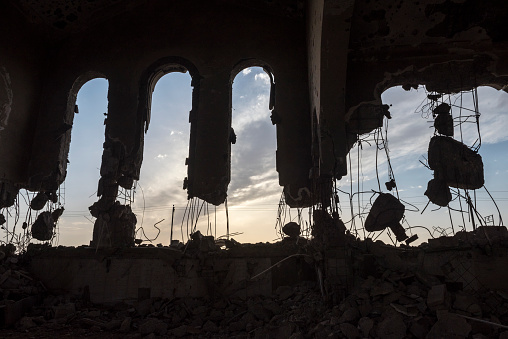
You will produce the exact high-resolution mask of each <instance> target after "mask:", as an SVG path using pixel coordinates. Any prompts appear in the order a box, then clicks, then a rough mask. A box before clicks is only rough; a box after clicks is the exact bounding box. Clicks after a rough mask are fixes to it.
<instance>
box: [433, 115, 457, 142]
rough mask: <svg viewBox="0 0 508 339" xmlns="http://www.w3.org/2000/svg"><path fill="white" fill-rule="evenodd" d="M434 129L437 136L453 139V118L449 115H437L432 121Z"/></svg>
mask: <svg viewBox="0 0 508 339" xmlns="http://www.w3.org/2000/svg"><path fill="white" fill-rule="evenodd" d="M434 128H435V129H436V130H437V132H438V133H439V134H442V135H446V136H448V137H453V118H452V115H451V114H449V113H446V114H439V115H438V116H437V117H436V120H434Z"/></svg>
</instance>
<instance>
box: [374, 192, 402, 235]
mask: <svg viewBox="0 0 508 339" xmlns="http://www.w3.org/2000/svg"><path fill="white" fill-rule="evenodd" d="M405 210H406V208H405V206H404V205H403V204H402V203H401V202H400V201H399V200H398V199H397V198H395V197H394V196H393V195H391V194H389V193H381V194H380V195H379V196H378V197H377V198H376V200H375V201H374V203H373V204H372V207H371V209H370V212H369V215H368V216H367V219H366V220H365V229H366V230H367V231H369V232H375V231H382V230H384V229H385V228H386V227H389V226H390V225H392V224H394V223H395V224H397V223H399V221H400V220H401V219H402V217H403V216H404V212H405Z"/></svg>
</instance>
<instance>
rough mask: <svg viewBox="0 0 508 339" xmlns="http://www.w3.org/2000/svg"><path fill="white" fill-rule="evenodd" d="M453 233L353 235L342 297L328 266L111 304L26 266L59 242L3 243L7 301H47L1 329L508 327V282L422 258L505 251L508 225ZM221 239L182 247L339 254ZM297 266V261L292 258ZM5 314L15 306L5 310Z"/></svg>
mask: <svg viewBox="0 0 508 339" xmlns="http://www.w3.org/2000/svg"><path fill="white" fill-rule="evenodd" d="M332 220H333V219H332ZM446 238H447V239H448V242H446V241H442V240H440V239H435V240H433V241H431V242H429V243H428V244H424V245H421V246H419V247H414V248H410V247H407V246H406V247H402V248H395V247H393V246H388V245H385V244H383V243H382V242H380V241H377V242H372V241H371V240H366V241H360V240H357V239H354V238H353V237H351V236H346V243H347V246H346V247H348V248H350V249H351V252H350V253H351V256H350V260H351V262H350V269H349V271H350V272H351V274H350V275H349V277H348V279H349V280H350V284H349V287H348V292H347V293H346V294H344V295H342V296H339V295H337V294H336V291H337V290H336V289H334V286H332V285H333V284H334V281H335V280H334V279H333V274H332V272H331V270H330V268H328V272H326V274H325V275H322V276H320V275H315V276H313V277H312V275H311V276H310V279H309V276H307V278H304V279H299V280H298V279H295V280H294V282H293V283H290V284H287V285H279V286H278V287H276V288H274V289H273V290H272V292H271V293H269V294H257V295H250V296H249V295H246V294H243V293H236V294H235V293H233V294H229V295H227V294H222V295H218V294H211V295H208V296H205V297H192V296H190V295H189V296H187V297H185V296H184V297H172V298H162V297H150V295H149V294H146V295H143V293H141V294H139V298H138V300H131V301H129V302H117V303H110V304H107V303H106V304H94V303H92V302H91V298H90V293H91V292H90V290H88V289H87V288H85V289H83V290H82V291H81V293H79V294H76V293H64V292H62V293H60V294H55V291H50V290H46V289H44V288H42V287H43V285H42V284H40V283H37V282H36V279H34V278H33V277H31V276H30V274H29V273H28V272H26V271H24V270H22V269H21V268H20V267H19V266H18V265H19V264H20V263H21V258H23V260H25V261H28V260H31V258H36V256H37V253H39V252H40V251H48V250H50V248H49V247H47V246H46V247H38V248H35V251H33V250H29V251H28V252H27V254H25V255H24V256H21V257H19V258H20V261H19V262H17V260H18V257H17V256H14V255H13V251H12V249H11V252H8V249H4V252H2V253H9V254H8V255H6V256H5V257H4V258H3V259H2V266H1V269H2V271H3V273H2V274H1V275H0V288H1V289H2V291H3V292H4V299H5V300H4V304H5V303H6V302H7V300H9V298H10V297H9V296H11V297H12V296H13V295H14V294H13V292H12V291H13V290H16V291H17V292H18V293H19V291H23V292H24V293H25V294H24V295H25V296H28V295H32V296H36V297H37V300H39V301H40V302H38V303H35V302H34V303H33V304H32V305H31V306H33V307H31V309H30V310H29V311H27V312H26V313H24V314H23V316H21V315H20V316H19V318H18V319H17V321H16V322H13V323H11V324H8V323H4V325H7V326H8V327H9V325H10V328H7V329H4V330H3V332H2V333H4V334H5V336H6V337H8V338H21V337H22V336H26V335H29V336H32V337H33V336H40V337H43V336H50V337H59V336H73V337H81V336H83V337H84V336H86V337H92V338H99V337H108V338H294V339H296V338H325V337H327V338H389V339H393V338H401V339H402V338H418V339H431V338H497V337H499V338H504V337H505V336H508V326H506V324H508V290H506V287H505V288H504V290H503V289H502V288H501V289H499V290H494V289H489V288H487V287H486V285H485V286H483V287H482V286H480V288H474V289H473V288H471V286H467V285H465V284H463V283H462V282H460V281H453V280H451V279H450V277H451V276H452V275H450V274H449V275H445V274H442V273H438V274H433V273H429V272H427V271H426V270H422V269H421V268H420V266H419V264H418V262H419V261H422V260H423V261H426V260H427V259H424V258H423V257H422V256H423V255H429V256H430V255H432V253H442V252H443V251H444V250H445V249H448V251H450V252H452V253H453V254H454V255H457V253H459V252H458V251H457V248H477V249H480V248H485V246H490V247H491V249H490V251H491V253H493V254H492V255H494V256H497V255H499V253H503V251H504V253H506V243H507V241H506V240H507V239H508V231H507V230H506V228H504V227H490V228H480V229H478V230H477V231H476V232H467V233H466V232H459V233H457V235H456V236H455V237H451V238H450V237H446ZM450 239H451V240H450ZM213 240H214V239H213V237H209V236H203V235H202V234H195V235H193V237H192V238H191V240H190V242H189V243H188V244H187V246H184V247H182V248H181V251H186V252H185V256H187V257H189V258H201V259H200V260H204V257H203V256H202V254H203V253H206V254H207V255H208V256H210V255H213V253H215V255H218V256H219V257H223V256H224V255H227V253H228V251H241V252H238V253H242V256H248V253H254V252H259V251H265V252H270V251H272V252H273V251H274V250H275V249H277V248H279V249H281V248H287V249H289V248H293V249H294V250H296V251H297V253H301V254H305V253H307V254H306V255H307V256H308V257H311V258H312V259H309V262H310V263H311V265H314V267H316V269H318V267H321V268H324V267H326V265H327V264H326V262H327V260H330V259H327V257H328V258H330V257H331V256H333V255H332V254H331V252H330V251H329V252H328V254H325V253H323V254H324V255H325V257H324V258H323V257H321V256H320V254H319V253H320V252H319V251H316V249H315V247H314V246H313V241H310V242H309V241H307V242H304V243H302V244H300V245H296V247H295V245H294V242H295V241H296V239H295V238H294V237H288V238H285V239H284V240H283V241H282V242H280V243H277V244H256V245H249V244H240V243H237V242H235V244H236V245H235V247H234V248H233V249H230V250H224V249H219V248H218V247H216V246H213V245H212V244H213V242H214V241H213ZM32 249H34V248H33V247H32ZM154 249H157V248H154ZM436 251H437V252H436ZM232 253H233V252H232ZM274 253H275V252H274ZM464 256H465V255H464ZM505 256H506V254H505ZM202 262H204V261H202ZM110 265H111V267H113V265H114V264H110ZM279 265H280V264H279ZM323 265H324V266H323ZM205 266H206V265H205ZM290 267H292V269H296V270H298V266H294V265H293V264H292V266H290ZM451 271H453V269H451ZM203 272H204V271H203ZM203 272H202V273H201V274H204V273H203ZM186 274H190V273H186ZM257 275H259V274H257ZM5 277H7V278H5ZM14 285H16V286H14ZM240 285H242V284H240ZM242 286H244V287H245V285H242ZM335 287H336V286H335ZM28 292H30V293H31V294H29V293H28ZM3 315H4V316H6V315H7V313H6V312H5V311H4V313H3ZM11 319H12V318H11Z"/></svg>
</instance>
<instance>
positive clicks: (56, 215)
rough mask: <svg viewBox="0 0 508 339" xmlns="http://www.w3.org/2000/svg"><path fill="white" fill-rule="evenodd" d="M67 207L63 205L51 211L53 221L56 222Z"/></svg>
mask: <svg viewBox="0 0 508 339" xmlns="http://www.w3.org/2000/svg"><path fill="white" fill-rule="evenodd" d="M64 211H65V209H64V208H63V207H60V208H57V209H56V210H54V211H53V212H51V217H52V218H53V221H54V222H55V223H56V222H57V221H58V219H59V218H60V217H61V216H62V214H63V212H64Z"/></svg>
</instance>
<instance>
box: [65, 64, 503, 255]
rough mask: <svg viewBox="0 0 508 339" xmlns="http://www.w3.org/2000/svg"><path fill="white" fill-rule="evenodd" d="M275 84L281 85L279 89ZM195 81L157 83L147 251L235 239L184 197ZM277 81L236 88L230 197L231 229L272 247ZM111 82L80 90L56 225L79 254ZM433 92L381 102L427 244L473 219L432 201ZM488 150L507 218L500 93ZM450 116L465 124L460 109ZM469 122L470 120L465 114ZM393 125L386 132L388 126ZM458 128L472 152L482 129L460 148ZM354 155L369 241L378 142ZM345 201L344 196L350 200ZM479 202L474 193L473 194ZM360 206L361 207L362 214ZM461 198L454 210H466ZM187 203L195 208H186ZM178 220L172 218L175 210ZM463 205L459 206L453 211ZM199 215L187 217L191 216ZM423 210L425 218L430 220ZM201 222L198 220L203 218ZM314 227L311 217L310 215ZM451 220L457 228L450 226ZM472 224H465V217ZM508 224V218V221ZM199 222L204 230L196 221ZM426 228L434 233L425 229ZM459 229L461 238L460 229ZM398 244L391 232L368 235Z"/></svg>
mask: <svg viewBox="0 0 508 339" xmlns="http://www.w3.org/2000/svg"><path fill="white" fill-rule="evenodd" d="M276 80H277V79H275V81H276ZM190 82H191V78H190V76H189V74H188V73H171V74H168V75H166V76H164V77H162V78H161V79H160V80H159V81H158V82H157V84H156V87H155V90H154V93H153V97H152V120H151V123H150V127H149V129H148V132H147V134H146V135H145V146H144V147H145V149H144V160H143V165H142V168H141V175H140V180H139V181H138V183H137V185H136V188H135V189H134V190H133V192H132V196H133V197H134V202H133V203H132V208H133V211H134V213H135V214H136V216H137V220H138V224H137V227H138V231H137V233H136V237H137V238H140V239H142V240H144V242H145V243H150V242H151V243H153V244H158V243H162V244H164V245H167V244H168V243H169V240H170V237H171V224H172V219H173V239H176V240H180V241H181V240H184V241H186V240H187V238H188V233H190V232H189V229H192V228H194V227H196V229H198V230H200V231H201V232H202V233H203V234H207V233H208V234H212V235H214V236H216V237H219V236H224V235H225V234H226V232H227V227H226V209H225V206H224V204H223V205H221V206H218V207H215V206H213V205H207V204H202V203H201V202H199V201H197V200H196V201H192V202H190V203H189V201H188V200H187V195H186V192H185V191H184V190H183V189H182V183H183V179H184V178H185V177H186V170H187V168H186V166H185V158H186V157H187V156H188V143H189V131H190V125H189V123H188V114H189V111H190V109H191V94H192V88H191V86H190ZM269 88H270V80H269V77H268V75H267V74H266V73H265V72H264V71H263V70H262V69H261V68H258V67H253V68H248V69H244V70H243V71H241V72H240V73H239V74H238V75H237V76H236V78H235V79H234V83H233V122H232V124H233V128H234V130H235V132H236V134H237V143H236V144H234V145H232V166H231V167H232V172H231V183H230V186H229V190H228V214H229V230H230V232H231V233H232V234H233V238H235V240H238V241H240V242H244V243H246V242H251V243H255V242H267V241H270V242H271V241H274V240H277V239H278V237H279V235H278V233H277V229H276V220H277V211H278V203H279V199H280V196H281V191H282V188H281V187H279V185H278V179H277V172H276V171H275V150H276V131H275V127H274V126H273V125H272V124H271V121H270V118H269V116H270V111H269V109H268V99H269ZM107 89H108V82H107V80H105V79H94V80H91V81H89V82H87V83H86V84H85V85H84V86H83V87H82V88H81V90H80V91H79V93H78V98H77V104H78V107H79V114H76V115H75V119H74V125H73V128H72V134H71V147H70V153H69V161H70V164H69V166H68V174H67V178H66V181H65V185H64V186H65V190H63V189H62V192H65V195H64V200H65V201H64V203H65V209H66V211H65V213H64V214H63V216H62V218H61V220H60V221H59V225H58V233H59V238H58V243H59V244H60V245H72V246H77V245H81V244H88V243H89V241H90V240H91V238H92V231H93V219H92V217H91V215H90V213H89V212H88V206H90V205H92V204H93V203H94V202H95V201H96V200H97V197H96V190H97V182H98V180H99V167H100V160H101V154H102V144H103V142H104V118H105V116H104V113H105V112H107ZM425 98H426V93H425V90H424V89H423V88H420V89H419V90H412V91H409V92H406V91H404V90H403V89H402V88H400V87H396V88H391V89H389V90H387V91H385V92H384V93H383V95H382V100H383V103H386V104H389V105H391V108H390V112H391V115H392V119H390V120H385V124H386V122H387V129H385V128H383V136H384V137H385V140H387V143H388V149H389V157H390V164H391V166H392V169H393V172H394V176H395V180H396V182H397V189H398V193H399V196H400V198H401V199H402V200H403V201H404V202H405V205H406V214H405V217H406V219H405V222H404V224H403V225H404V227H405V228H406V229H407V232H408V234H413V233H416V234H418V235H419V237H420V240H419V241H417V242H416V244H417V243H419V242H421V241H424V240H426V239H427V238H428V237H429V236H439V235H440V234H451V232H452V231H458V230H460V229H463V228H464V227H465V228H466V229H467V230H470V229H471V227H472V226H471V223H470V222H469V221H468V219H467V215H465V216H464V214H463V213H460V212H456V211H452V212H451V213H450V214H449V211H448V209H446V208H441V209H437V206H435V205H433V204H429V206H428V207H427V208H426V209H425V211H423V210H424V208H425V205H426V204H427V201H428V200H427V198H426V197H425V196H424V194H423V193H424V192H425V189H426V186H427V182H428V181H429V180H430V179H432V171H431V170H429V169H427V168H426V167H425V166H423V165H422V164H421V162H420V161H423V162H425V158H426V153H427V147H428V143H429V140H430V138H431V137H432V136H433V131H434V129H433V128H432V122H431V120H432V117H431V116H428V114H429V112H428V111H426V110H425V108H426V107H425V106H424V105H423V106H422V105H421V104H422V102H423V103H424V104H425ZM471 98H472V94H471V93H467V94H463V95H462V97H460V96H453V97H452V98H450V100H451V102H452V103H455V104H456V105H460V102H461V101H460V100H461V99H462V106H463V107H466V108H473V102H472V99H471ZM478 98H479V111H480V112H481V114H482V115H481V118H480V126H481V137H482V144H481V148H480V150H479V153H480V155H482V157H483V161H484V168H485V179H486V182H485V186H486V187H487V189H489V191H490V192H491V194H492V195H493V196H494V198H495V199H496V202H497V204H498V206H499V208H500V210H501V214H502V216H505V215H503V212H505V211H507V210H508V182H507V180H506V177H507V175H508V157H507V156H506V149H507V147H508V133H507V132H506V131H508V114H507V112H506V107H508V94H506V93H504V92H498V91H496V90H495V89H492V88H486V87H481V88H479V89H478ZM452 114H453V116H454V117H456V118H457V119H458V116H459V114H460V112H459V109H458V108H457V107H453V108H452ZM462 114H463V115H465V114H469V113H468V111H465V110H463V111H462ZM385 126H386V125H385ZM460 129H462V136H463V140H464V143H465V144H467V145H470V146H471V145H472V144H473V143H474V142H475V140H476V139H477V137H478V132H477V130H476V124H473V123H464V124H462V125H461V126H456V128H455V133H456V135H455V138H458V139H459V140H460ZM363 139H364V141H362V142H361V144H360V145H359V146H358V145H357V146H355V147H354V148H353V149H352V151H351V153H350V158H349V159H348V161H350V163H351V171H350V174H349V175H348V176H346V177H344V178H342V179H341V180H339V181H337V187H338V188H339V189H340V190H341V192H339V194H338V196H339V200H340V208H341V217H342V219H343V220H344V221H345V222H346V226H347V227H348V228H350V230H351V232H352V233H354V234H357V235H359V236H362V237H363V236H364V231H363V229H362V226H361V225H362V223H361V219H362V218H363V219H364V218H365V217H366V212H368V207H369V201H370V199H371V197H372V193H370V192H371V191H372V190H375V191H379V186H378V180H377V177H376V147H375V144H374V143H373V138H372V136H364V138H363ZM377 163H378V166H377V168H378V174H377V175H378V176H379V182H380V185H381V189H382V191H385V192H386V188H385V187H384V182H386V181H388V180H389V177H388V163H387V156H386V154H385V152H384V150H381V151H379V153H378V162H377ZM342 192H344V193H342ZM354 192H367V193H361V194H355V195H354V196H353V203H352V206H353V207H352V210H353V215H352V214H351V205H350V201H349V196H350V195H351V194H352V193H354ZM471 194H472V193H471ZM476 197H477V209H478V211H479V212H480V213H481V214H482V215H483V216H484V217H485V216H490V215H492V216H493V217H494V223H495V224H499V217H498V213H497V211H496V209H495V206H494V204H493V203H492V202H491V201H490V199H489V196H488V194H487V193H486V192H485V190H483V189H480V190H477V191H476ZM358 202H359V203H360V204H359V205H358ZM458 203H459V201H458V199H456V200H454V201H453V202H452V203H451V206H452V207H454V208H455V207H456V209H460V206H458ZM188 204H189V205H188ZM173 205H174V206H175V213H174V215H173V214H172V207H173ZM455 205H457V206H455ZM187 206H188V207H189V208H188V211H190V210H192V211H194V212H193V214H190V215H191V217H189V218H187V216H188V214H186V215H184V213H185V211H186V207H187ZM422 211H423V213H422ZM286 212H288V213H291V216H289V214H288V215H287V218H286V222H287V221H289V220H294V219H295V218H296V216H297V214H298V211H297V210H296V209H291V210H287V211H286ZM198 213H199V218H196V216H197V214H198ZM303 215H304V217H306V218H307V220H308V211H307V210H304V211H303ZM450 215H451V219H452V221H453V227H452V226H451V223H450ZM463 216H464V219H463V218H462V217H463ZM505 217H506V218H507V219H506V220H508V215H506V216H505ZM196 219H197V221H196ZM420 226H424V227H426V228H421V227H420ZM452 228H453V230H452ZM366 235H367V236H372V237H374V238H375V237H378V236H379V239H381V240H383V241H385V242H390V241H391V240H390V237H389V235H388V234H387V232H382V233H380V232H377V233H375V234H366Z"/></svg>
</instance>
